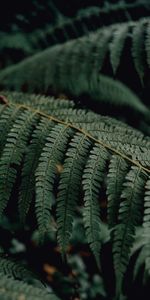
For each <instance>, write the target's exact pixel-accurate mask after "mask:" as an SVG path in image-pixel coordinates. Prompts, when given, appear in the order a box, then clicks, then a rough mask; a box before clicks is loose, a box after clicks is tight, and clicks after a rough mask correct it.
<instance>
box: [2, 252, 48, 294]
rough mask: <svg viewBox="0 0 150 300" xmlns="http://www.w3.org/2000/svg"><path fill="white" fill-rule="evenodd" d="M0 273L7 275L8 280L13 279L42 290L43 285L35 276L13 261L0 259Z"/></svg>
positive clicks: (4, 258)
mask: <svg viewBox="0 0 150 300" xmlns="http://www.w3.org/2000/svg"><path fill="white" fill-rule="evenodd" d="M0 273H1V274H3V275H7V277H9V278H14V279H17V280H21V281H24V282H26V283H28V284H31V285H34V286H36V287H40V288H44V285H43V284H42V282H41V281H40V280H39V278H38V276H37V275H36V274H34V273H33V272H32V271H30V270H29V269H27V268H26V267H25V266H24V265H22V264H21V263H20V262H17V261H14V260H12V259H11V258H8V257H7V258H6V257H2V256H1V257H0Z"/></svg>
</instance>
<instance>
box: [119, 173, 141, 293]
mask: <svg viewBox="0 0 150 300" xmlns="http://www.w3.org/2000/svg"><path fill="white" fill-rule="evenodd" d="M145 181H146V174H144V173H142V172H141V170H140V169H139V168H137V167H132V168H131V170H130V171H129V173H128V174H127V176H126V182H125V183H124V189H123V191H122V194H121V199H122V201H121V203H120V208H119V216H118V219H119V224H117V225H116V226H115V228H114V233H113V235H114V236H113V256H114V268H115V274H116V295H117V297H118V296H119V295H120V293H121V287H122V281H123V276H124V274H125V271H126V268H127V265H128V262H129V258H130V252H131V247H132V245H133V241H134V235H135V226H138V225H140V223H141V217H142V198H143V194H144V185H145Z"/></svg>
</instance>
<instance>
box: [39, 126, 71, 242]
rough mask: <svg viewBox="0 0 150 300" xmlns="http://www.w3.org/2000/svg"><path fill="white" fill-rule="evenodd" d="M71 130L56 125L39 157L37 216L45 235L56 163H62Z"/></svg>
mask: <svg viewBox="0 0 150 300" xmlns="http://www.w3.org/2000/svg"><path fill="white" fill-rule="evenodd" d="M71 132H72V131H71V130H70V128H68V127H67V126H64V125H62V124H58V125H55V127H54V128H53V129H52V130H51V132H50V133H49V135H48V136H47V138H46V140H47V142H46V144H45V146H44V148H43V151H42V153H41V156H40V158H39V164H38V167H37V170H36V173H35V176H36V203H35V208H36V216H37V221H38V228H39V232H40V233H41V237H44V235H45V232H46V231H47V229H48V227H49V225H48V224H49V222H50V218H51V213H50V210H51V207H52V195H53V193H52V192H53V185H54V180H55V176H56V164H58V163H61V161H62V159H63V156H64V152H65V150H66V144H67V142H68V139H69V137H70V135H71Z"/></svg>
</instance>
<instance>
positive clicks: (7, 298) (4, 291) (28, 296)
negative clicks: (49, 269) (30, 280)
mask: <svg viewBox="0 0 150 300" xmlns="http://www.w3.org/2000/svg"><path fill="white" fill-rule="evenodd" d="M0 298H1V300H16V299H24V300H41V299H45V300H59V298H58V297H57V296H55V294H53V293H51V292H48V291H47V290H46V289H45V290H44V289H43V288H42V289H41V288H38V287H34V286H31V285H28V284H27V283H24V282H20V281H18V280H14V279H13V278H8V277H7V276H6V275H4V274H2V273H0Z"/></svg>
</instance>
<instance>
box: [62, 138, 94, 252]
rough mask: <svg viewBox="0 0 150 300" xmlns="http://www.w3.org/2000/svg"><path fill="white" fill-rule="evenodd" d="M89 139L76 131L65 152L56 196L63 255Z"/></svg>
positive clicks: (70, 227) (76, 200)
mask: <svg viewBox="0 0 150 300" xmlns="http://www.w3.org/2000/svg"><path fill="white" fill-rule="evenodd" d="M90 146H91V143H90V140H89V139H87V138H86V136H84V135H83V134H80V133H77V134H76V135H74V137H73V139H72V140H71V142H70V144H69V149H68V151H67V153H66V156H67V157H66V159H65V161H64V165H63V168H64V170H63V171H62V174H61V177H60V183H59V193H58V197H57V224H58V243H59V245H60V247H61V252H62V254H63V256H64V253H65V252H66V248H67V246H68V242H69V238H70V236H71V232H72V224H73V219H74V215H75V211H76V207H77V203H78V199H79V195H80V184H81V180H82V172H83V168H84V165H85V162H86V158H87V154H88V151H89V147H90Z"/></svg>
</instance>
